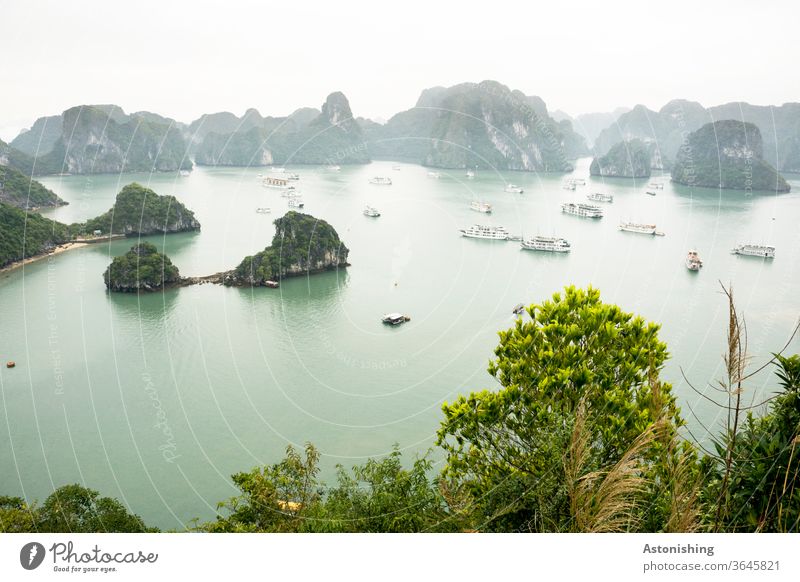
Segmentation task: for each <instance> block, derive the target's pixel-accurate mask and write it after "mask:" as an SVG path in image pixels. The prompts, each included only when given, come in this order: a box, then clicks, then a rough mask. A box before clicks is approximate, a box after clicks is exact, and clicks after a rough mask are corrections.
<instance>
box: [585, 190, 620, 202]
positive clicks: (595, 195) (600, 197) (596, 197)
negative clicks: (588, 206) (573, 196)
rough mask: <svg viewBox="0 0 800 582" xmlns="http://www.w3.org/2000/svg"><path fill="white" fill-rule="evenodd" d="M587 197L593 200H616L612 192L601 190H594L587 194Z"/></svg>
mask: <svg viewBox="0 0 800 582" xmlns="http://www.w3.org/2000/svg"><path fill="white" fill-rule="evenodd" d="M586 198H587V199H589V200H591V201H593V202H614V196H613V195H611V194H603V193H601V192H593V193H592V194H587V195H586Z"/></svg>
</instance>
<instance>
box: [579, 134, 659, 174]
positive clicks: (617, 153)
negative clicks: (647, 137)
mask: <svg viewBox="0 0 800 582" xmlns="http://www.w3.org/2000/svg"><path fill="white" fill-rule="evenodd" d="M650 157H651V155H650V150H649V148H648V146H647V145H646V144H645V143H643V142H642V141H641V140H639V139H632V140H630V141H621V142H619V143H618V144H616V145H615V146H614V147H612V148H611V150H609V152H608V153H607V154H606V155H604V156H601V157H596V158H594V159H593V160H592V165H591V166H590V167H589V173H590V174H591V175H592V176H605V177H609V178H647V177H649V176H650Z"/></svg>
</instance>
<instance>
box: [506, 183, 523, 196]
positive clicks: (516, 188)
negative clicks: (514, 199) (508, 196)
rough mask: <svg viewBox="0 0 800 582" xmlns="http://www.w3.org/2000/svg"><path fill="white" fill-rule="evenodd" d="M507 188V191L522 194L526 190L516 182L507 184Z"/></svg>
mask: <svg viewBox="0 0 800 582" xmlns="http://www.w3.org/2000/svg"><path fill="white" fill-rule="evenodd" d="M505 190H506V192H511V193H512V194H522V193H523V192H525V190H523V189H522V188H520V187H519V186H517V185H516V184H506V188H505Z"/></svg>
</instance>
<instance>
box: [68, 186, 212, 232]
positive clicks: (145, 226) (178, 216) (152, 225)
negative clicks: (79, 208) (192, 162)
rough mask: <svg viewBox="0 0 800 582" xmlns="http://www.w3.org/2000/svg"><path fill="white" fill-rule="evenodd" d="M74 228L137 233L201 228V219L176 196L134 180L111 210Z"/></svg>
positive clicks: (118, 197)
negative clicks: (152, 188)
mask: <svg viewBox="0 0 800 582" xmlns="http://www.w3.org/2000/svg"><path fill="white" fill-rule="evenodd" d="M74 228H75V229H76V230H78V231H81V232H83V233H84V234H92V233H94V232H95V231H100V233H101V234H104V235H108V234H124V235H126V236H133V235H149V234H165V233H174V232H185V231H191V230H199V229H200V223H199V222H198V221H197V219H196V218H195V217H194V213H193V212H192V211H191V210H189V209H188V208H186V206H184V205H183V204H181V203H180V202H178V200H177V199H176V198H175V197H174V196H159V195H158V194H156V193H155V192H153V191H152V190H150V189H149V188H145V187H144V186H142V185H140V184H137V183H136V182H134V183H132V184H128V185H127V186H125V187H124V188H123V189H122V190H120V192H119V194H117V199H116V202H115V203H114V206H113V207H112V208H111V209H110V210H109V211H108V212H106V213H105V214H102V215H100V216H98V217H97V218H93V219H91V220H87V221H86V223H85V224H83V225H75V226H74Z"/></svg>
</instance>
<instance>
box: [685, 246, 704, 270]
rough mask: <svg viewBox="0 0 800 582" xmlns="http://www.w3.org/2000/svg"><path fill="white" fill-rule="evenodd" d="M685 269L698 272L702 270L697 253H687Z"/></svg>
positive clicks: (701, 263) (701, 262)
mask: <svg viewBox="0 0 800 582" xmlns="http://www.w3.org/2000/svg"><path fill="white" fill-rule="evenodd" d="M686 268H687V269H689V270H690V271H699V270H700V269H702V268H703V261H702V259H701V258H700V254H699V253H698V252H697V251H689V253H688V254H687V255H686Z"/></svg>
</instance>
